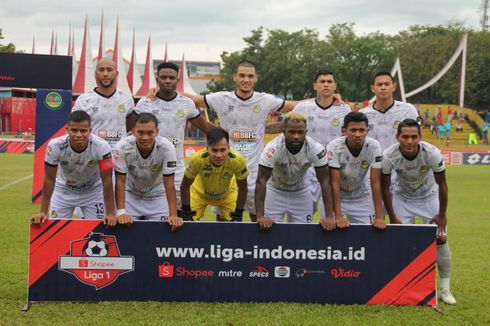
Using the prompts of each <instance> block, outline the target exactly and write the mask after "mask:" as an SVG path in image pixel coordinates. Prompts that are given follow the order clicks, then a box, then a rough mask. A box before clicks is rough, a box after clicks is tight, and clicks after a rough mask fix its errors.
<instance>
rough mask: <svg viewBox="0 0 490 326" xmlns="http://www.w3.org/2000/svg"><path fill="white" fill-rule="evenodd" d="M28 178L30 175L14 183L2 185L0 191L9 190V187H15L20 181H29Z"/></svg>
mask: <svg viewBox="0 0 490 326" xmlns="http://www.w3.org/2000/svg"><path fill="white" fill-rule="evenodd" d="M30 178H32V174H31V175H28V176H25V177H23V178H20V179H17V180H15V181H12V182H10V183H7V184H5V185H3V186H1V187H0V191H1V190H5V189H7V188H9V187H10V186H13V185H16V184H18V183H20V182H22V181H26V180H29V179H30Z"/></svg>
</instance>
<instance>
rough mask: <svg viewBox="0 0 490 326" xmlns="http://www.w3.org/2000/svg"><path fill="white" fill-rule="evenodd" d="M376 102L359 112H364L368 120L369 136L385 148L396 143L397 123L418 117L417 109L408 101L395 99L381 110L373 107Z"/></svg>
mask: <svg viewBox="0 0 490 326" xmlns="http://www.w3.org/2000/svg"><path fill="white" fill-rule="evenodd" d="M375 106H376V103H374V104H371V105H370V106H368V107H367V108H364V109H362V110H361V111H360V112H362V113H364V114H365V115H366V116H367V118H368V121H369V137H371V138H374V139H376V140H377V141H379V142H380V143H381V148H382V149H383V150H385V149H386V148H388V147H390V146H391V145H393V144H394V143H396V142H397V141H396V131H397V128H398V124H399V123H400V122H402V121H403V120H405V119H414V120H416V119H417V117H418V112H417V109H416V108H415V107H414V106H413V105H412V104H410V103H405V102H400V101H395V102H394V103H393V105H392V106H391V107H390V108H389V109H388V110H386V111H385V112H381V111H378V110H376V109H375Z"/></svg>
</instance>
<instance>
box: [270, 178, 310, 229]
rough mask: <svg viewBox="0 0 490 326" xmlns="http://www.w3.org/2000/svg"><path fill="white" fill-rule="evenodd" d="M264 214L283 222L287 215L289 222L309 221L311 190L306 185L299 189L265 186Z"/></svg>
mask: <svg viewBox="0 0 490 326" xmlns="http://www.w3.org/2000/svg"><path fill="white" fill-rule="evenodd" d="M264 206H265V207H264V214H265V216H268V217H270V218H272V219H273V220H274V221H275V222H283V220H284V216H285V215H286V214H287V215H288V222H289V223H311V221H312V219H313V207H312V206H311V191H310V189H308V188H307V187H305V188H304V189H302V190H299V191H284V190H279V189H276V188H274V187H272V186H269V185H268V186H267V193H266V195H265V205H264Z"/></svg>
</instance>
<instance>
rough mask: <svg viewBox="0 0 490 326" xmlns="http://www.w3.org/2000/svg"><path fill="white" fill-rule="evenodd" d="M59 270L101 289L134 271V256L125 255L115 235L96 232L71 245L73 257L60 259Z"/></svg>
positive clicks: (61, 257)
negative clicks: (120, 249)
mask: <svg viewBox="0 0 490 326" xmlns="http://www.w3.org/2000/svg"><path fill="white" fill-rule="evenodd" d="M58 269H59V270H61V271H64V272H67V273H70V274H72V275H74V276H75V277H76V278H77V279H78V280H79V281H80V282H82V283H84V284H87V285H91V286H94V287H95V289H96V290H99V289H101V288H103V287H106V286H108V285H110V284H112V283H114V282H115V281H116V279H117V278H118V277H119V275H122V274H125V273H128V272H132V271H133V270H134V257H133V256H122V255H121V253H120V251H119V247H118V245H117V241H116V237H115V236H113V235H104V234H102V233H93V232H92V233H90V234H89V235H88V236H87V237H86V238H83V239H79V240H74V241H72V242H71V243H70V254H69V255H68V256H60V257H59V259H58Z"/></svg>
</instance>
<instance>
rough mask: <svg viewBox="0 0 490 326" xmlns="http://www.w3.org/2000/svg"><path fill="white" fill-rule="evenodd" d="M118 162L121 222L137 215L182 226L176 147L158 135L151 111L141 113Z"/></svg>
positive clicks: (117, 153)
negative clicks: (178, 201) (178, 195)
mask: <svg viewBox="0 0 490 326" xmlns="http://www.w3.org/2000/svg"><path fill="white" fill-rule="evenodd" d="M114 161H115V171H116V205H117V216H118V221H119V222H120V223H121V224H130V223H132V221H133V219H134V218H136V219H139V220H142V219H146V220H163V221H165V220H166V221H167V222H168V223H169V224H170V225H171V226H172V229H175V228H178V227H180V226H181V225H182V219H181V218H179V217H177V199H176V197H175V185H174V172H175V168H176V166H177V156H176V153H175V147H174V146H173V145H172V143H170V142H169V141H168V140H167V139H166V138H164V137H162V136H159V135H158V120H157V118H155V116H153V115H152V114H150V113H142V114H139V115H138V116H137V118H136V123H135V125H134V128H133V131H132V135H131V136H128V137H126V138H123V139H122V140H120V141H119V143H117V145H116V148H115V149H114ZM164 191H165V193H166V198H167V200H166V201H165V197H164ZM167 204H168V206H167Z"/></svg>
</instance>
